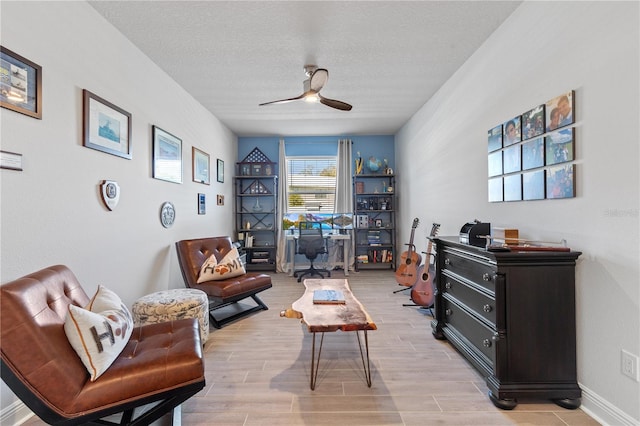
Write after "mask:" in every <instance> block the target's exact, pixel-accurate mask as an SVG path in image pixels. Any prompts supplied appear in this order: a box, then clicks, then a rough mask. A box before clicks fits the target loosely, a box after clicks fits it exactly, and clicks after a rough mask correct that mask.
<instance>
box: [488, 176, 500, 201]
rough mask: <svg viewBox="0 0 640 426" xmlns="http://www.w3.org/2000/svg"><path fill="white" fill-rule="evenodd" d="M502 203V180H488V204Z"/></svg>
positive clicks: (498, 178)
mask: <svg viewBox="0 0 640 426" xmlns="http://www.w3.org/2000/svg"><path fill="white" fill-rule="evenodd" d="M500 201H503V195H502V178H501V177H497V178H493V179H489V202H490V203H496V202H500Z"/></svg>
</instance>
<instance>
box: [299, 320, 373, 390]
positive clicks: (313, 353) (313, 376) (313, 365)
mask: <svg viewBox="0 0 640 426" xmlns="http://www.w3.org/2000/svg"><path fill="white" fill-rule="evenodd" d="M323 341H324V332H323V333H322V337H320V348H319V349H318V359H317V360H316V333H315V332H314V333H313V343H312V345H311V379H310V383H309V385H310V387H311V390H315V389H316V379H317V378H318V365H320V354H321V353H322V342H323ZM367 356H368V355H367Z"/></svg>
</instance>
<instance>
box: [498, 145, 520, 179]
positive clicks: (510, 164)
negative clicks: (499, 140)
mask: <svg viewBox="0 0 640 426" xmlns="http://www.w3.org/2000/svg"><path fill="white" fill-rule="evenodd" d="M502 158H503V166H502V169H503V171H504V173H505V174H506V173H513V172H519V171H520V169H521V167H522V158H521V156H520V145H514V146H510V147H509V148H505V149H504V152H503V157H502Z"/></svg>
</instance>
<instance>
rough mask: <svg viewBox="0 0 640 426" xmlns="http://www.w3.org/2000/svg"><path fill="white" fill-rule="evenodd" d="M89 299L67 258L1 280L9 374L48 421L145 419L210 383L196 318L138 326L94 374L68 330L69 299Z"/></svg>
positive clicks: (80, 302) (0, 340) (1, 340)
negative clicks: (110, 361) (117, 416)
mask: <svg viewBox="0 0 640 426" xmlns="http://www.w3.org/2000/svg"><path fill="white" fill-rule="evenodd" d="M89 300H90V299H89V297H88V296H87V294H86V293H85V291H84V290H83V289H82V287H81V286H80V284H79V283H78V281H77V279H76V277H75V275H74V274H73V273H72V272H71V271H70V270H69V269H68V268H67V267H66V266H63V265H57V266H51V267H49V268H46V269H42V270H40V271H38V272H35V273H32V274H30V275H27V276H25V277H22V278H19V279H17V280H15V281H12V282H9V283H7V284H4V285H2V286H0V350H1V353H2V358H1V361H2V362H1V367H2V380H3V381H4V382H5V383H6V384H7V385H8V386H9V388H10V389H11V390H12V391H13V392H14V393H15V394H16V395H17V396H18V397H19V398H20V399H21V400H22V401H23V402H24V403H25V405H26V406H27V407H29V409H30V410H31V411H33V412H34V413H35V414H36V415H37V416H38V417H40V418H41V419H42V420H43V421H45V422H47V423H49V424H58V425H76V424H87V423H91V422H97V421H98V420H99V419H103V418H104V417H106V416H110V415H113V414H117V413H122V419H121V423H109V422H105V421H104V420H102V421H101V424H139V425H146V424H149V423H152V422H153V421H155V420H157V419H159V418H160V417H162V416H163V415H165V414H167V413H168V412H170V411H172V410H174V409H176V407H178V406H179V405H180V404H181V403H182V402H184V401H186V400H187V399H188V398H190V397H191V396H193V395H195V394H196V393H197V392H199V391H200V390H201V389H202V388H203V387H204V385H205V379H204V362H203V359H202V349H201V348H202V345H201V343H200V333H199V329H198V327H199V326H198V321H197V319H195V318H190V319H183V320H179V321H170V322H165V323H160V324H150V325H145V326H141V327H136V328H134V329H133V333H132V335H131V338H130V339H129V341H128V343H127V344H126V346H125V347H124V349H123V350H122V352H121V353H120V355H119V356H118V357H117V359H116V360H115V361H114V362H113V364H112V365H111V366H110V367H109V368H108V369H107V370H106V371H105V372H104V374H102V375H101V376H100V377H98V379H97V380H95V381H93V382H92V381H91V380H90V376H89V373H88V372H87V369H86V368H85V366H84V365H83V363H82V361H81V360H80V358H79V357H78V355H77V353H76V352H75V351H74V349H73V347H72V346H71V345H70V343H69V340H68V339H67V336H66V334H65V331H64V322H65V316H66V314H67V310H68V306H69V305H70V304H74V305H77V306H80V307H85V306H87V304H88V303H89ZM151 403H159V404H158V405H156V406H155V407H153V408H152V409H150V410H149V411H147V412H144V413H142V414H139V415H138V416H137V417H135V418H134V415H136V414H138V413H134V409H135V408H136V407H141V406H143V405H147V404H151ZM178 410H179V407H178ZM174 414H177V413H174ZM94 424H97V423H94Z"/></svg>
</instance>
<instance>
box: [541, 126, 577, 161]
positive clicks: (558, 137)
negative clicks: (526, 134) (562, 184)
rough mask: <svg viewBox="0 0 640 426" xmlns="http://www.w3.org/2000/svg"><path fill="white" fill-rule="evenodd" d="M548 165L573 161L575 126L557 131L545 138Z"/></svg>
mask: <svg viewBox="0 0 640 426" xmlns="http://www.w3.org/2000/svg"><path fill="white" fill-rule="evenodd" d="M544 143H545V152H546V158H547V165H548V166H550V165H553V164H559V163H566V162H568V161H573V148H574V138H573V128H569V129H562V130H558V131H555V132H553V133H551V134H549V135H548V136H546V137H545V138H544Z"/></svg>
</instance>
